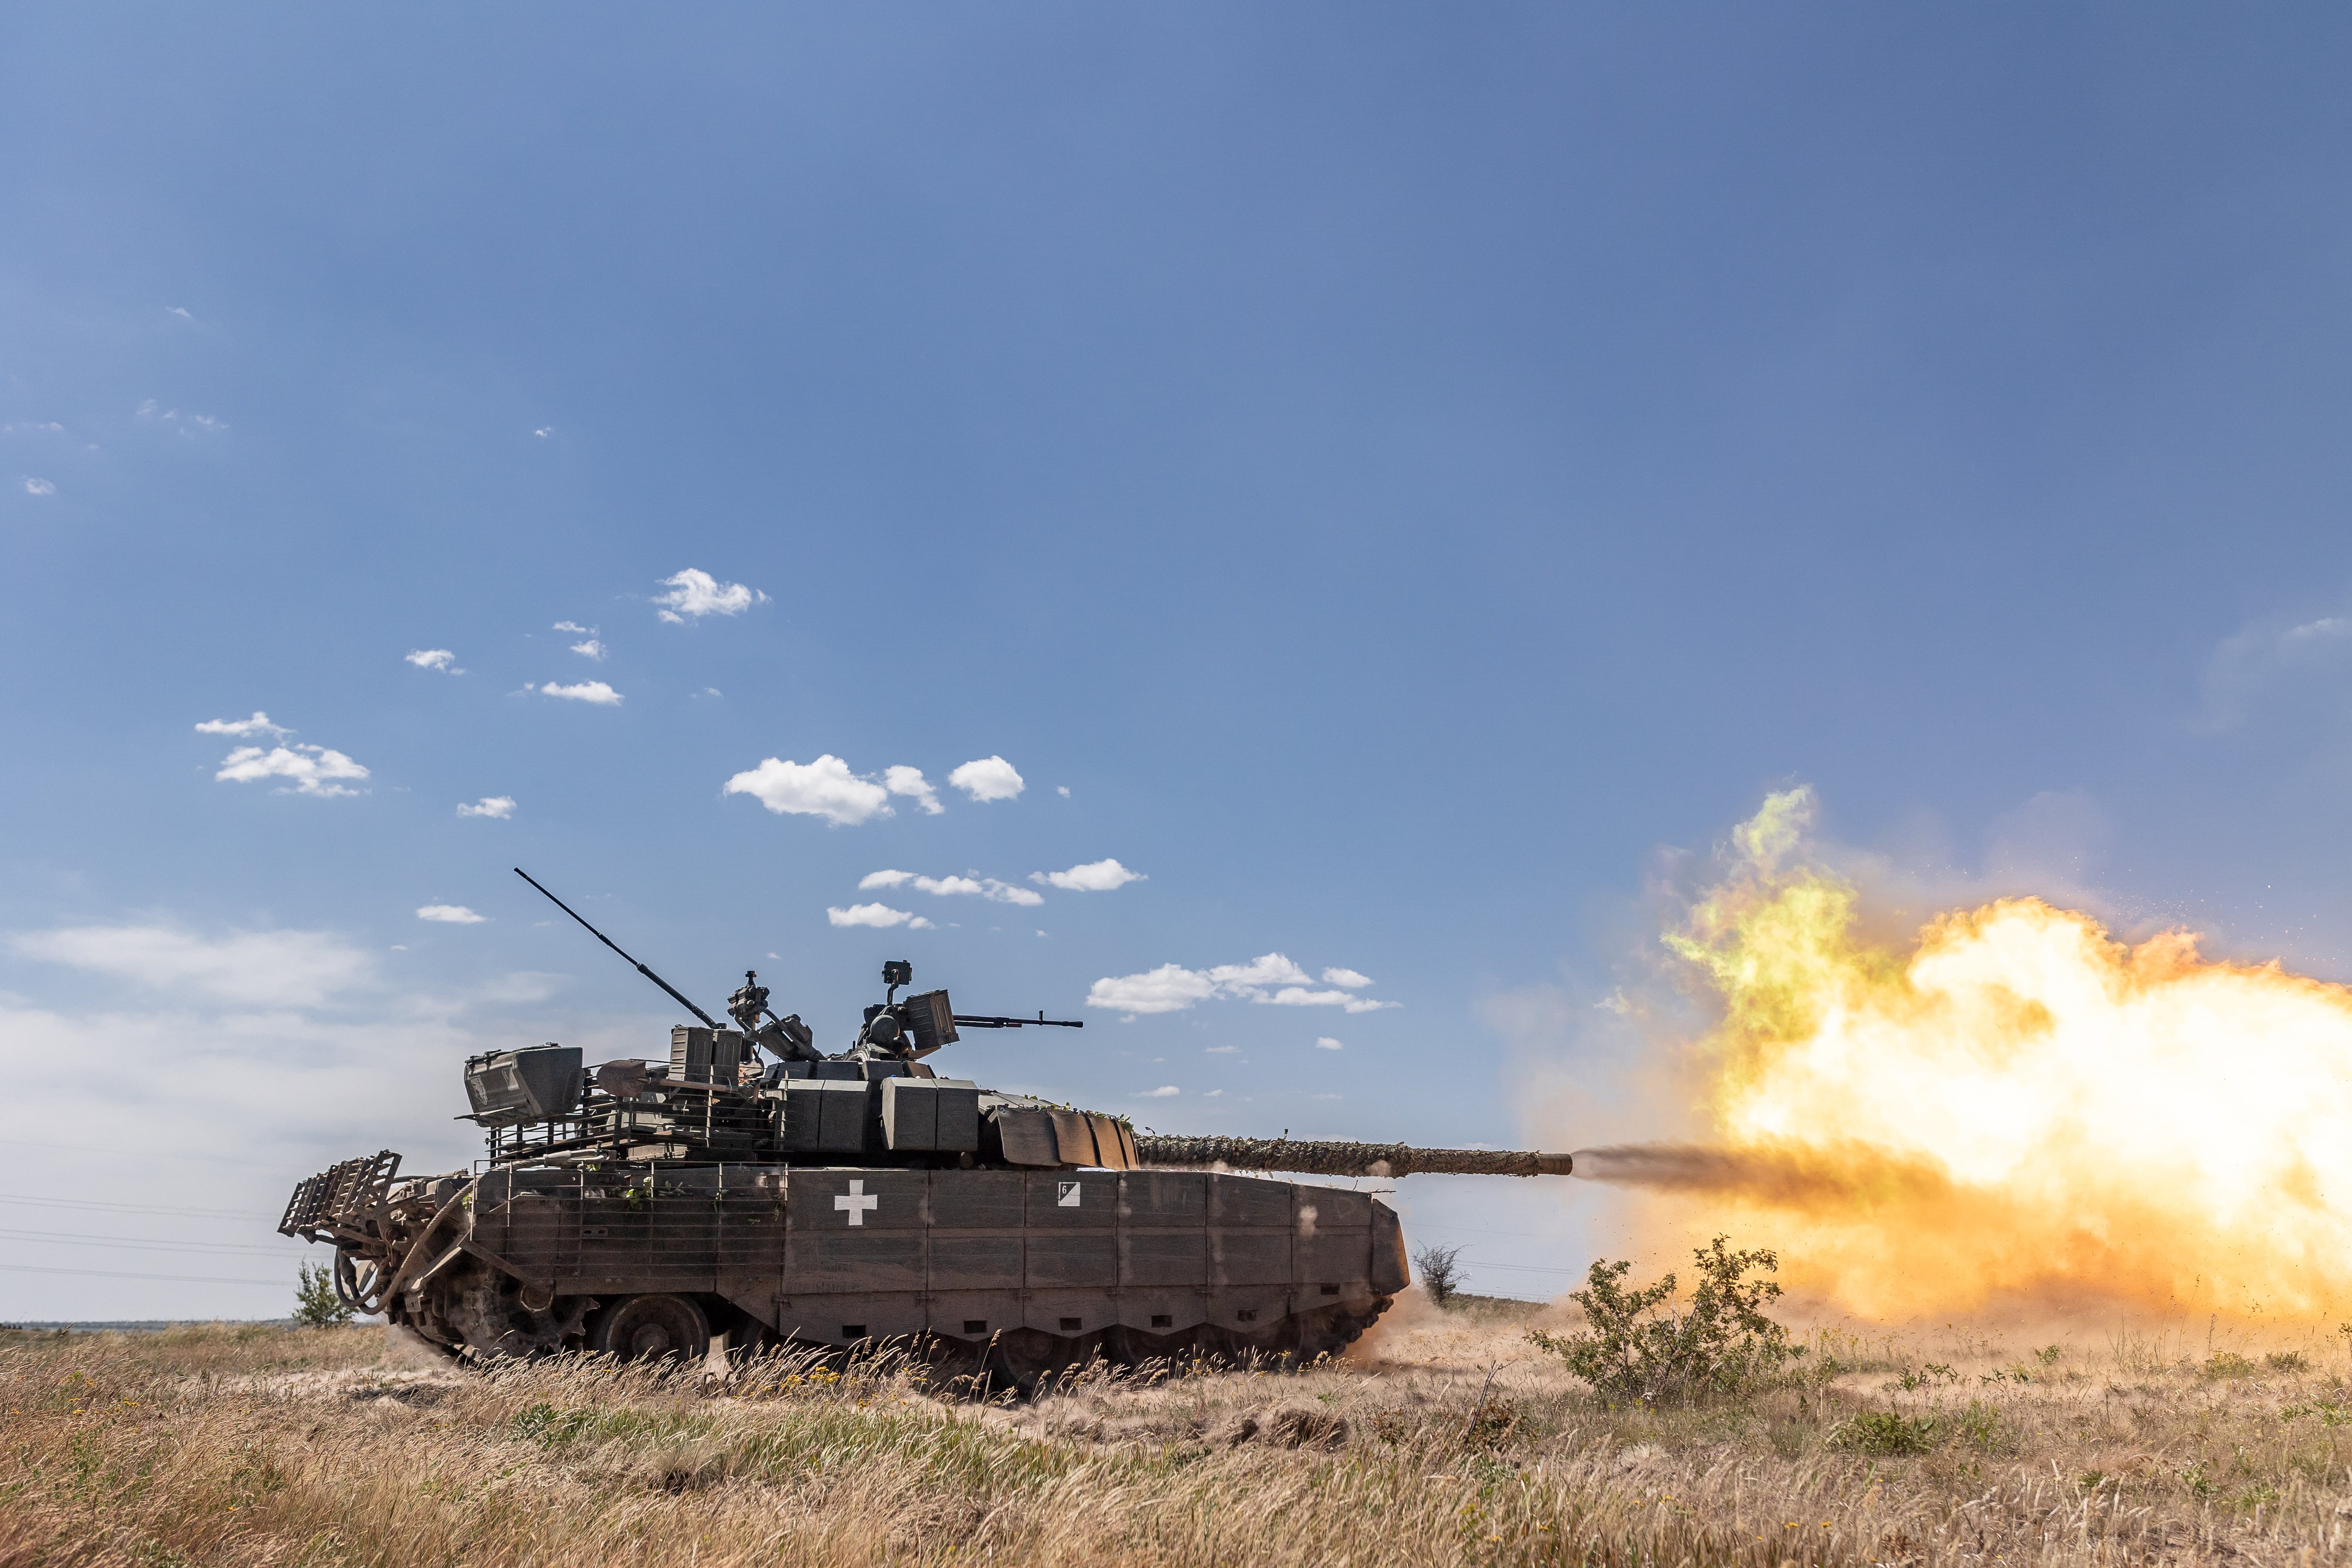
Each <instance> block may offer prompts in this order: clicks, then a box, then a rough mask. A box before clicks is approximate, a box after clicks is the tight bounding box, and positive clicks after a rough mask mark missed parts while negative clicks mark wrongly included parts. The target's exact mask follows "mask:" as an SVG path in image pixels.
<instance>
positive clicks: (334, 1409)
mask: <svg viewBox="0 0 2352 1568" xmlns="http://www.w3.org/2000/svg"><path fill="white" fill-rule="evenodd" d="M1560 1317H1561V1314H1559V1313H1558V1312H1556V1311H1553V1310H1548V1309H1541V1308H1535V1307H1529V1306H1525V1305H1523V1304H1517V1303H1498V1302H1482V1301H1478V1300H1471V1301H1469V1302H1468V1303H1466V1304H1465V1306H1463V1307H1462V1308H1461V1309H1460V1310H1453V1311H1448V1312H1444V1313H1441V1312H1438V1311H1437V1310H1434V1309H1433V1308H1431V1307H1429V1306H1428V1305H1427V1304H1426V1303H1425V1302H1422V1301H1419V1300H1417V1299H1416V1300H1413V1301H1412V1302H1410V1303H1408V1302H1400V1303H1399V1309H1398V1310H1397V1311H1396V1312H1394V1313H1392V1314H1391V1321H1389V1322H1387V1323H1384V1324H1383V1325H1382V1327H1381V1329H1380V1330H1379V1331H1377V1332H1376V1334H1375V1335H1374V1336H1373V1337H1371V1338H1370V1339H1368V1341H1367V1342H1366V1343H1365V1344H1364V1345H1362V1346H1360V1347H1359V1352H1360V1353H1358V1354H1356V1355H1354V1356H1353V1357H1351V1359H1349V1360H1348V1361H1345V1362H1340V1363H1331V1364H1329V1365H1327V1366H1324V1367H1321V1368H1318V1369H1315V1370H1312V1371H1308V1372H1305V1373H1293V1374H1279V1373H1250V1372H1245V1371H1244V1372H1233V1371H1226V1372H1214V1373H1205V1374H1198V1375H1158V1376H1149V1377H1140V1378H1135V1377H1129V1378H1121V1379H1109V1378H1094V1379H1081V1380H1078V1381H1077V1382H1076V1383H1075V1384H1073V1385H1072V1386H1070V1387H1067V1388H1066V1389H1063V1390H1060V1391H1056V1392H1051V1393H1048V1394H1045V1395H1043V1396H1041V1397H1039V1398H1037V1399H1035V1400H1034V1401H1031V1402H1028V1403H1013V1402H1010V1401H1005V1400H1003V1399H999V1400H997V1401H995V1402H992V1403H983V1402H981V1401H977V1400H974V1399H971V1398H968V1397H963V1398H959V1397H953V1396H943V1394H942V1391H940V1390H938V1389H936V1388H933V1387H930V1386H928V1385H927V1384H925V1383H924V1382H923V1381H922V1379H921V1378H920V1377H919V1376H918V1375H917V1374H915V1373H912V1372H910V1371H909V1370H908V1369H907V1368H905V1367H903V1366H901V1367H895V1368H894V1367H869V1368H864V1369H860V1368H856V1367H852V1368H849V1369H847V1370H846V1371H839V1370H835V1369H834V1368H831V1367H828V1366H826V1365H824V1364H821V1363H814V1362H805V1361H803V1362H790V1361H771V1362H767V1363H760V1364H757V1365H753V1366H751V1367H739V1368H737V1369H736V1370H735V1371H734V1372H733V1373H732V1374H731V1375H729V1376H723V1377H722V1376H719V1375H716V1374H714V1373H713V1372H712V1371H711V1370H710V1369H708V1368H697V1369H694V1370H692V1371H689V1372H683V1373H680V1372H671V1373H653V1372H646V1371H629V1372H625V1373H614V1372H613V1371H610V1370H606V1369H603V1368H599V1367H594V1366H587V1365H579V1364H562V1363H556V1364H540V1365H531V1366H514V1367H505V1368H497V1369H491V1370H487V1371H472V1370H463V1369H459V1368H457V1367H454V1366H450V1365H448V1364H446V1363H437V1362H436V1361H433V1360H430V1359H428V1358H426V1357H425V1356H423V1355H422V1354H420V1353H418V1352H414V1351H412V1350H410V1349H408V1348H407V1347H405V1346H403V1345H401V1344H398V1343H396V1342H390V1341H388V1339H387V1335H386V1332H385V1331H384V1330H383V1329H381V1328H351V1329H333V1330H314V1331H297V1330H285V1329H276V1328H260V1327H244V1328H240V1327H205V1328H190V1329H184V1330H175V1331H169V1332H164V1333H160V1334H143V1335H112V1334H102V1335H90V1334H73V1335H60V1334H50V1335H35V1334H10V1335H7V1336H5V1343H0V1400H5V1404H0V1412H5V1415H0V1419H5V1434H6V1443H7V1448H6V1465H5V1470H0V1565H5V1568H16V1565H19V1564H36V1563H39V1564H115V1563H121V1564H132V1563H138V1564H176V1563H186V1564H213V1563H285V1564H297V1563H299V1564H330V1563H367V1564H383V1565H387V1568H392V1565H398V1568H411V1565H422V1564H427V1563H431V1564H525V1563H532V1564H568V1563H598V1564H635V1563H694V1564H712V1565H718V1564H732V1563H827V1564H831V1563H1024V1564H1025V1563H1039V1564H1062V1563H1067V1564H1073V1565H1075V1564H1079V1563H1087V1564H1103V1563H1168V1564H1209V1563H1220V1564H1225V1563H1230V1564H1236V1565H1238V1564H1286V1563H1302V1564H1304V1563H1316V1564H1336V1563H1356V1564H1374V1563H1407V1564H1412V1565H1413V1568H1437V1565H1440V1564H1454V1563H1625V1564H1632V1563H1643V1564H1648V1563H1657V1564H1665V1565H1671V1564H1676V1563H1756V1564H1762V1563H1791V1562H1795V1563H1937V1564H1943V1563H1969V1564H1980V1563H2124V1562H2165V1563H2207V1562H2225V1561H2226V1562H2231V1563H2332V1562H2337V1561H2342V1560H2345V1558H2346V1554H2347V1545H2352V1543H2347V1540H2346V1535H2347V1526H2352V1488H2347V1472H2346V1460H2347V1454H2352V1430H2347V1429H2346V1426H2347V1423H2352V1398H2347V1392H2346V1387H2347V1384H2346V1376H2345V1373H2346V1370H2347V1368H2346V1363H2345V1357H2346V1345H2345V1342H2344V1341H2343V1340H2341V1339H2339V1338H2336V1336H2332V1335H2325V1336H2323V1335H2311V1336H2308V1337H2307V1338H2305V1339H2297V1338H2295V1337H2294V1336H2283V1337H2282V1338H2281V1340H2280V1342H2278V1343H2274V1344H2271V1345H2269V1346H2267V1347H2262V1348H2259V1349H2258V1348H2257V1347H2254V1346H2252V1345H2250V1344H2247V1343H2244V1342H2232V1341H2231V1339H2230V1336H2229V1335H2228V1334H2227V1333H2226V1332H2223V1333H2221V1334H2220V1335H2219V1336H2218V1339H2217V1340H2216V1341H2215V1342H2210V1343H2209V1342H2208V1340H2207V1337H2206V1336H2207V1333H2208V1329H2207V1325H2205V1324H2203V1323H2201V1322H2200V1323H2199V1324H2197V1325H2195V1326H2194V1328H2193V1329H2192V1330H2189V1331H2187V1332H2186V1333H2183V1332H2182V1331H2179V1330H2176V1331H2174V1332H2172V1333H2170V1334H2162V1333H2157V1332H2142V1331H2114V1332H2113V1333H2112V1334H2111V1335H2109V1336H2107V1337H2105V1338H2099V1337H2094V1338H2093V1339H2092V1340H2090V1341H2089V1342H2049V1343H2044V1344H2040V1345H2037V1344H2034V1343H2032V1342H2031V1341H2030V1340H2029V1339H2026V1338H2021V1337H2017V1336H2014V1335H2011V1336H2009V1337H2007V1339H2006V1340H2005V1341H2004V1339H2003V1337H2002V1336H1998V1335H1992V1334H1988V1333H1986V1332H1983V1331H1971V1330H1967V1329H1964V1328H1951V1329H1939V1330H1937V1331H1933V1332H1926V1333H1913V1334H1893V1335H1887V1334H1874V1335H1869V1336H1864V1335H1852V1334H1846V1333H1842V1332H1839V1331H1835V1330H1817V1331H1814V1332H1813V1333H1812V1334H1811V1336H1810V1341H1809V1351H1810V1353H1809V1355H1808V1356H1807V1358H1805V1359H1806V1363H1807V1364H1809V1365H1810V1367H1811V1376H1810V1378H1809V1379H1807V1380H1802V1381H1800V1382H1797V1383H1795V1384H1791V1385H1790V1386H1786V1387H1782V1388H1778V1389H1775V1390H1773V1391H1771V1392H1769V1393H1767V1394H1759V1395H1757V1396H1755V1397H1753V1398H1751V1399H1748V1400H1745V1401H1741V1402H1738V1403H1733V1404H1725V1405H1714V1406H1710V1407H1705V1408H1699V1409H1694V1410H1680V1411H1668V1412H1660V1413H1648V1412H1643V1411H1639V1410H1622V1409H1610V1408H1607V1407H1605V1406H1603V1405H1601V1403H1600V1402H1598V1401H1596V1400H1595V1399H1594V1398H1593V1397H1592V1396H1591V1394H1589V1393H1587V1392H1585V1391H1583V1390H1582V1389H1581V1387H1580V1385H1578V1384H1575V1383H1574V1382H1573V1381H1572V1380H1570V1378H1569V1377H1568V1376H1567V1375H1566V1373H1564V1372H1563V1371H1562V1370H1560V1368H1559V1363H1557V1362H1552V1361H1549V1359H1548V1358H1546V1357H1545V1356H1543V1355H1542V1354H1541V1353H1540V1352H1538V1351H1537V1350H1536V1349H1535V1347H1533V1346H1532V1345H1530V1344H1528V1342H1527V1341H1526V1340H1525V1338H1524V1337H1523V1331H1524V1329H1525V1328H1526V1327H1527V1326H1528V1324H1529V1323H1530V1322H1543V1323H1546V1324H1548V1325H1549V1326H1552V1327H1555V1328H1557V1327H1560V1326H1563V1324H1562V1323H1561V1321H1559V1320H1560Z"/></svg>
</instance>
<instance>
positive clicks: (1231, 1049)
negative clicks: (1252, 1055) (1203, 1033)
mask: <svg viewBox="0 0 2352 1568" xmlns="http://www.w3.org/2000/svg"><path fill="white" fill-rule="evenodd" d="M1241 1054H1242V1048H1241V1047H1239V1046H1211V1047H1209V1055H1211V1056H1213V1057H1237V1056H1239V1055H1241Z"/></svg>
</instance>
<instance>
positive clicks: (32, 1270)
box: [0, 1263, 286, 1289]
mask: <svg viewBox="0 0 2352 1568" xmlns="http://www.w3.org/2000/svg"><path fill="white" fill-rule="evenodd" d="M0 1268H5V1269H6V1270H7V1271H8V1272H10V1273H12V1274H80V1275H84V1276H87V1277H89V1278H90V1279H169V1280H171V1281H172V1282H173V1284H176V1285H271V1286H276V1287H278V1288H280V1289H283V1288H284V1286H285V1284H286V1281H285V1280H283V1279H223V1278H221V1277H220V1276H219V1275H216V1274H126V1273H123V1272H122V1271H121V1270H120V1269H115V1268H41V1267H39V1266H38V1265H37V1264H32V1263H0Z"/></svg>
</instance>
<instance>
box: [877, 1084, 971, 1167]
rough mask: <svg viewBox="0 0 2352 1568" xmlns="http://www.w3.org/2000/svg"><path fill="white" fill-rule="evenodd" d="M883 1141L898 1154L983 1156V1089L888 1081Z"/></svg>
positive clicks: (883, 1090)
mask: <svg viewBox="0 0 2352 1568" xmlns="http://www.w3.org/2000/svg"><path fill="white" fill-rule="evenodd" d="M882 1141H883V1142H885V1143H887V1145H888V1146H889V1147H890V1148H892V1149H895V1150H907V1151H910V1152H916V1153H922V1152H938V1153H944V1154H967V1153H978V1152H980V1086H979V1085H978V1084H976V1083H971V1082H969V1081H967V1080H965V1079H952V1078H892V1079H883V1080H882Z"/></svg>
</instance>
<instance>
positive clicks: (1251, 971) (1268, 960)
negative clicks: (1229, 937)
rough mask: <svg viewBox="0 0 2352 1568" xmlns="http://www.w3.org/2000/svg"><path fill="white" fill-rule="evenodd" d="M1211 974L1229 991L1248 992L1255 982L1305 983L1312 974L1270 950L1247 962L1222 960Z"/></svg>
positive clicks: (1210, 976)
mask: <svg viewBox="0 0 2352 1568" xmlns="http://www.w3.org/2000/svg"><path fill="white" fill-rule="evenodd" d="M1209 978H1210V979H1212V980H1213V981H1215V982H1216V983H1217V984H1219V985H1220V986H1223V987H1224V988H1226V989H1227V990H1229V991H1232V992H1234V993H1236V994H1243V995H1246V994H1249V992H1250V990H1251V989H1252V988H1253V987H1255V986H1259V985H1304V984H1307V983H1308V982H1309V981H1310V979H1311V978H1312V977H1311V976H1310V975H1308V973H1307V971H1305V970H1303V969H1301V968H1299V967H1298V965H1297V964H1295V963H1291V962H1290V960H1288V959H1286V958H1285V957H1283V956H1282V954H1280V953H1278V952H1269V953H1267V954H1265V956H1264V957H1263V958H1253V959H1251V960H1250V961H1249V962H1248V963H1221V964H1219V965H1217V967H1215V968H1214V969H1212V970H1211V971H1209Z"/></svg>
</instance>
